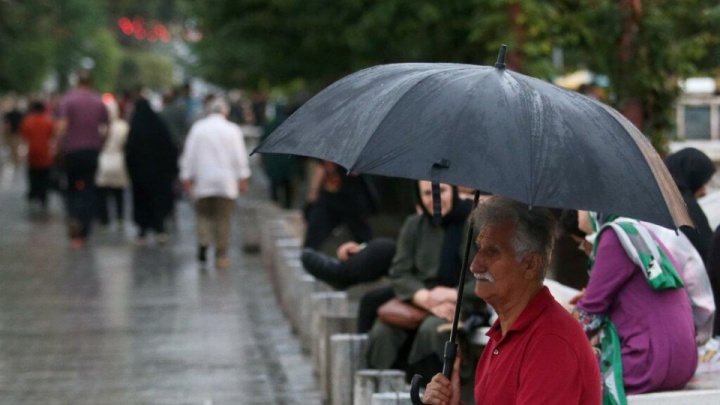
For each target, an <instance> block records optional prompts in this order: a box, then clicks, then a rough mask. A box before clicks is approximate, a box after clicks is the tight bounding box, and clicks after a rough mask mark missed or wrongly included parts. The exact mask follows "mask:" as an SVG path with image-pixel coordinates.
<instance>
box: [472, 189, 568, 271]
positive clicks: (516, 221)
mask: <svg viewBox="0 0 720 405" xmlns="http://www.w3.org/2000/svg"><path fill="white" fill-rule="evenodd" d="M473 223H474V224H475V228H476V229H477V231H478V233H479V232H481V231H482V230H483V229H484V228H485V227H487V226H488V225H491V224H508V225H514V227H515V235H514V237H513V241H512V244H513V248H514V250H515V258H516V259H517V260H521V259H522V258H523V257H525V255H527V254H528V253H539V254H540V256H541V258H542V269H541V271H540V274H539V275H538V277H539V278H540V279H541V280H542V279H544V278H545V273H546V272H547V268H548V266H549V265H550V258H551V255H552V249H553V244H554V242H555V236H556V232H557V221H556V220H555V217H554V216H553V215H552V213H551V212H550V210H548V209H547V208H532V209H530V208H529V207H528V206H527V205H526V204H523V203H521V202H518V201H515V200H511V199H509V198H504V197H500V196H492V197H490V198H488V199H487V200H485V201H484V202H482V203H480V204H478V207H477V208H476V209H475V212H474V213H473Z"/></svg>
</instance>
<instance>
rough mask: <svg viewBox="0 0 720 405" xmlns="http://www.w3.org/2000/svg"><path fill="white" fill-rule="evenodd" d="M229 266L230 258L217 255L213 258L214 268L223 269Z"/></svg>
mask: <svg viewBox="0 0 720 405" xmlns="http://www.w3.org/2000/svg"><path fill="white" fill-rule="evenodd" d="M228 267H230V260H228V258H227V257H218V258H216V259H215V268H216V269H218V270H225V269H227V268H228Z"/></svg>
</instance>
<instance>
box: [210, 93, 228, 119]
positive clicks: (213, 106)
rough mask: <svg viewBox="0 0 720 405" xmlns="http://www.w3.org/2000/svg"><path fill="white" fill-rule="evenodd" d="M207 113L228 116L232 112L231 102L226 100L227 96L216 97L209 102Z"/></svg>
mask: <svg viewBox="0 0 720 405" xmlns="http://www.w3.org/2000/svg"><path fill="white" fill-rule="evenodd" d="M207 113H208V114H222V115H225V116H227V115H228V114H229V113H230V104H228V102H227V100H225V97H219V96H218V97H215V98H214V99H212V101H210V103H208V106H207Z"/></svg>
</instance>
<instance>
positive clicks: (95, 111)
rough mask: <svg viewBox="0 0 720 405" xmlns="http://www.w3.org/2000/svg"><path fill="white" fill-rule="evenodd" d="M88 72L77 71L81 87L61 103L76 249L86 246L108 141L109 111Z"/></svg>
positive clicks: (60, 134) (71, 229)
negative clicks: (101, 159) (101, 158)
mask: <svg viewBox="0 0 720 405" xmlns="http://www.w3.org/2000/svg"><path fill="white" fill-rule="evenodd" d="M92 84H93V79H92V75H91V74H90V72H89V71H87V70H83V71H81V72H79V73H78V86H77V88H76V89H75V90H73V91H71V92H70V93H68V94H67V95H66V96H65V97H64V98H63V101H62V104H61V105H60V113H59V120H58V124H57V135H58V142H59V150H60V153H61V155H62V157H63V158H62V160H63V162H64V167H65V172H66V174H67V194H66V200H67V201H66V206H67V215H68V233H69V234H70V239H71V245H72V247H73V248H81V247H83V246H84V245H85V242H86V240H87V237H88V236H89V235H90V224H91V222H92V219H93V214H94V213H95V205H94V204H95V171H96V170H97V165H98V156H99V155H100V150H101V149H102V147H103V144H104V142H105V136H104V134H105V132H106V131H107V127H108V123H109V115H108V110H107V107H106V106H105V104H104V103H103V102H102V99H101V97H100V95H99V94H98V93H96V92H94V91H93V90H92Z"/></svg>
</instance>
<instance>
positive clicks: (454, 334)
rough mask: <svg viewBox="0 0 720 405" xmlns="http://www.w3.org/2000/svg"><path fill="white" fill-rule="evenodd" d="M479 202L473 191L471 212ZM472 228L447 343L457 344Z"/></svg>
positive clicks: (469, 231)
mask: <svg viewBox="0 0 720 405" xmlns="http://www.w3.org/2000/svg"><path fill="white" fill-rule="evenodd" d="M479 200H480V191H479V190H475V198H474V199H473V210H474V209H475V208H476V207H477V205H478V201H479ZM472 236H473V226H472V223H471V224H470V226H468V232H467V237H466V239H465V250H464V252H463V260H462V267H461V268H460V281H459V282H458V287H457V299H456V301H455V314H454V316H453V323H452V329H450V339H449V340H448V342H450V343H456V342H457V328H458V323H459V322H460V307H461V306H462V301H463V290H464V289H465V271H466V269H467V267H468V260H469V259H470V247H471V246H472V243H473V240H472Z"/></svg>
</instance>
